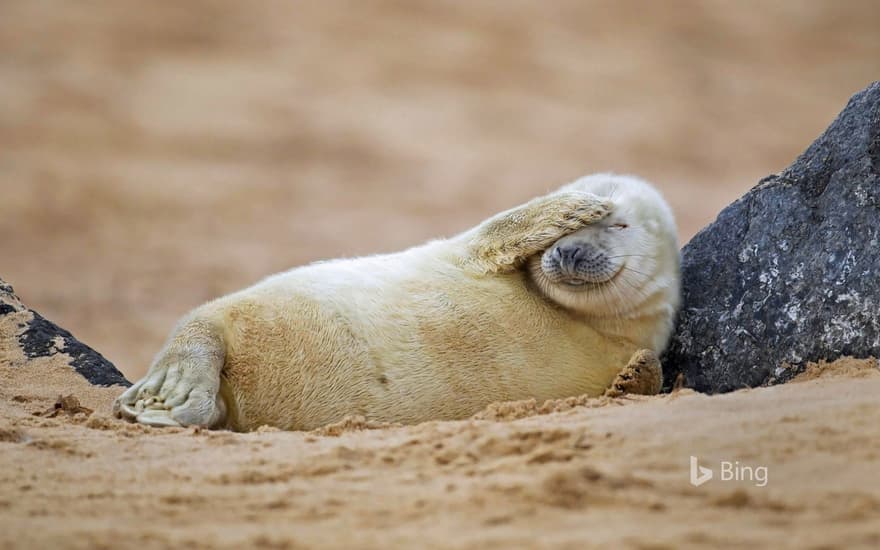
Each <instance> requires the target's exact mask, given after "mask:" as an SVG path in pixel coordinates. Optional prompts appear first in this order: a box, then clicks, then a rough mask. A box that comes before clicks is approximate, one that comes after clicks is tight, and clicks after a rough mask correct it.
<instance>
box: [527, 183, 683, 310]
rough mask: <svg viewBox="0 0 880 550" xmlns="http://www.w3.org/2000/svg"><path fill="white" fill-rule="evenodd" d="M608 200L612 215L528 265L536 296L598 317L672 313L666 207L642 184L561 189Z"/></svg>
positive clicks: (672, 255) (673, 252)
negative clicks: (666, 309) (656, 309)
mask: <svg viewBox="0 0 880 550" xmlns="http://www.w3.org/2000/svg"><path fill="white" fill-rule="evenodd" d="M572 188H573V189H577V190H581V191H588V192H591V193H594V194H595V195H597V196H600V197H603V198H605V199H607V200H608V201H609V202H611V204H612V210H611V213H610V214H609V215H608V216H607V217H606V218H605V219H603V220H601V221H599V222H597V223H594V224H591V225H589V226H587V227H585V228H583V229H581V230H579V231H577V232H575V233H572V234H570V235H567V236H565V237H563V238H561V239H559V240H558V241H556V242H555V243H553V245H552V246H550V247H549V248H548V249H547V250H545V251H544V252H543V253H542V254H539V255H537V256H535V257H533V258H532V259H531V260H530V261H529V265H528V271H529V273H530V275H531V278H532V280H533V281H534V282H535V284H536V285H537V286H538V288H539V289H540V290H541V292H542V293H543V294H545V295H546V296H547V297H549V298H550V299H552V300H553V301H555V302H557V303H559V304H560V305H562V306H564V307H566V308H569V309H571V310H574V311H576V312H578V313H583V314H587V315H591V316H597V317H615V318H620V317H632V316H638V315H642V314H650V313H651V311H649V310H651V309H653V304H657V303H664V304H673V305H677V302H678V284H679V283H678V271H679V259H678V246H677V243H676V228H675V222H674V220H673V218H672V214H671V211H670V209H669V206H668V205H667V204H666V202H665V201H664V200H663V198H662V197H661V196H660V194H659V193H657V191H656V190H654V188H652V187H651V186H649V185H648V184H647V183H645V182H643V181H641V180H638V179H635V178H629V177H625V176H612V175H597V176H589V177H587V178H582V179H581V180H578V181H577V182H575V183H573V184H572V185H570V186H569V187H568V189H572Z"/></svg>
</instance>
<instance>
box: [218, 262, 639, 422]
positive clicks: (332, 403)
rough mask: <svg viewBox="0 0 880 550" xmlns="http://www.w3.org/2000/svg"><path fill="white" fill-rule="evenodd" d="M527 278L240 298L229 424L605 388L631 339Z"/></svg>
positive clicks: (433, 413)
mask: <svg viewBox="0 0 880 550" xmlns="http://www.w3.org/2000/svg"><path fill="white" fill-rule="evenodd" d="M525 284H526V283H525V281H524V280H523V279H522V277H521V276H520V275H518V274H514V275H510V276H494V277H492V278H487V279H481V280H460V278H458V279H457V278H453V277H451V278H450V280H449V281H447V282H446V283H445V284H443V285H439V286H425V285H422V284H420V282H419V281H405V280H404V281H401V283H400V284H397V285H389V284H387V281H384V282H383V283H382V284H381V285H376V288H374V289H365V288H363V286H359V287H353V286H351V285H348V286H346V285H341V286H340V288H338V289H337V291H336V292H332V293H330V292H324V293H322V294H321V295H320V296H321V299H315V298H314V295H315V293H314V292H309V293H308V295H306V294H298V293H294V294H291V295H290V298H289V299H288V300H282V301H279V300H278V299H277V291H273V292H274V294H275V296H276V297H275V299H274V300H273V301H269V300H259V299H258V300H254V301H241V302H239V303H233V304H232V305H231V306H230V307H228V308H227V314H226V317H227V320H226V326H227V327H228V328H227V335H226V339H227V358H226V365H225V367H224V387H225V388H226V390H225V391H226V393H227V394H229V395H231V396H232V398H233V399H234V402H235V403H234V405H235V406H234V407H232V408H234V409H235V414H234V415H233V416H234V417H235V419H236V420H235V421H234V422H233V424H234V427H236V428H239V429H253V428H256V427H258V426H260V425H262V424H270V425H275V426H279V427H285V428H294V429H311V428H315V427H318V426H321V425H324V424H327V423H330V422H334V421H338V420H340V419H341V418H343V417H345V416H346V415H351V414H361V415H364V416H366V417H368V418H369V419H371V420H377V421H388V422H407V423H412V422H420V421H424V420H432V419H457V418H464V417H467V416H470V415H472V414H474V413H476V412H478V411H480V410H481V409H483V408H484V407H485V406H486V405H487V404H489V403H492V402H495V401H504V400H516V399H525V398H530V397H534V398H536V399H538V400H543V399H550V398H558V397H566V396H570V395H579V394H582V393H588V394H594V395H598V394H600V393H601V392H602V391H604V389H605V388H606V387H608V385H609V384H610V383H611V381H612V380H613V377H614V375H615V374H616V373H617V372H618V371H619V370H620V368H622V367H623V366H624V365H625V364H626V361H627V359H628V358H629V354H631V353H632V352H633V351H635V350H634V349H629V348H626V349H621V347H620V345H619V344H617V345H610V344H609V343H608V342H606V341H605V339H603V338H602V337H601V336H600V335H598V334H597V333H595V332H594V331H593V330H592V329H591V328H590V327H589V326H587V325H586V324H584V323H581V322H574V321H573V320H572V319H571V318H569V317H568V314H567V313H565V312H563V311H561V310H560V309H559V308H557V307H555V306H553V305H551V304H549V303H548V302H546V301H545V300H543V299H542V298H540V297H539V296H537V295H533V294H532V293H531V292H530V291H529V290H528V289H526V288H525V287H524V286H523V285H525ZM251 295H253V294H251ZM523 296H526V298H525V299H524V298H523ZM242 321H243V322H242Z"/></svg>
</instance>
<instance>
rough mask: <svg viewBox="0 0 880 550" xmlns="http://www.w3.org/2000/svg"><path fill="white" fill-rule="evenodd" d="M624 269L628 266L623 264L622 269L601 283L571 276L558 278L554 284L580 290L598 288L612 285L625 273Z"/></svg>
mask: <svg viewBox="0 0 880 550" xmlns="http://www.w3.org/2000/svg"><path fill="white" fill-rule="evenodd" d="M624 269H626V264H621V265H620V267H619V268H618V269H617V270H616V271H615V272H614V273H613V274H612V275H611V276H610V277H608V278H607V279H604V280H601V281H596V280H592V279H586V278H583V277H578V276H577V275H569V276H562V277H559V278H556V280H555V281H553V282H554V283H556V284H558V285H562V286H565V287H567V288H571V289H578V290H581V289H588V288H596V287H600V286H603V285H607V284H610V283H612V282H613V281H614V280H615V279H617V278H618V277H619V276H620V274H621V273H623V271H624Z"/></svg>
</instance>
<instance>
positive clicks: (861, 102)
mask: <svg viewBox="0 0 880 550" xmlns="http://www.w3.org/2000/svg"><path fill="white" fill-rule="evenodd" d="M878 232H880V82H875V83H873V84H871V85H870V86H869V87H868V88H866V89H865V90H863V91H861V92H859V93H858V94H856V95H855V96H853V97H852V98H851V99H850V101H849V104H848V105H847V106H846V108H845V109H844V110H843V112H841V113H840V115H838V117H837V119H836V120H835V121H834V122H833V123H832V124H831V126H830V127H829V128H828V129H827V130H825V132H824V133H823V134H822V135H821V136H820V137H819V138H818V139H817V140H816V141H815V142H814V143H813V144H812V145H811V146H810V147H809V148H808V149H807V150H806V151H805V152H804V153H803V154H802V155H801V156H800V157H799V158H798V159H797V160H796V161H795V162H794V164H792V165H791V166H790V167H788V168H787V169H786V170H784V171H783V172H781V173H780V174H777V175H773V176H769V177H767V178H764V179H763V180H762V181H761V182H760V183H759V184H758V185H757V186H756V187H755V188H753V189H752V190H751V191H749V192H748V193H747V194H746V195H745V196H743V197H742V198H740V199H739V200H737V201H736V202H734V203H733V204H731V205H730V206H728V207H727V208H725V209H724V210H723V211H722V212H721V214H720V215H719V216H718V218H717V220H716V221H715V222H713V223H712V224H711V225H709V226H708V227H706V228H705V229H703V230H702V231H701V232H700V233H699V234H697V235H696V236H695V237H694V238H693V239H692V240H691V241H690V242H689V243H688V244H687V245H686V246H685V247H684V249H683V250H682V260H683V263H682V270H683V288H684V296H683V298H684V300H683V307H682V311H681V313H680V316H679V319H678V325H677V329H676V333H675V335H674V337H673V341H672V343H671V345H670V348H669V350H668V351H667V353H666V355H665V356H664V359H663V364H664V368H665V370H666V372H665V379H666V381H667V384H668V383H671V382H672V381H673V380H675V378H676V376H677V375H678V373H683V374H684V376H685V380H686V385H687V386H690V387H693V388H695V389H697V390H700V391H707V392H725V391H730V390H734V389H737V388H741V387H745V386H757V385H761V384H767V383H773V382H778V381H785V380H787V379H789V378H790V377H791V376H793V375H794V374H795V373H796V372H797V371H798V370H799V369H800V368H801V367H802V366H803V365H804V364H805V363H806V362H807V361H818V360H820V359H829V360H831V359H835V358H838V357H841V356H844V355H852V356H856V357H865V356H877V355H880V276H878V274H880V246H878V240H880V236H878Z"/></svg>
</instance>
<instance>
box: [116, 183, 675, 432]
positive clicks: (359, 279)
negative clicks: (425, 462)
mask: <svg viewBox="0 0 880 550" xmlns="http://www.w3.org/2000/svg"><path fill="white" fill-rule="evenodd" d="M622 225H627V226H628V227H626V228H622V227H621V226H622ZM569 235H576V236H578V238H587V239H605V240H604V241H603V242H605V243H606V244H607V243H611V246H612V247H613V249H614V250H615V251H616V252H620V254H621V255H625V256H626V258H625V262H624V264H623V267H622V268H621V271H620V272H619V273H618V275H617V276H616V277H615V278H614V279H613V280H612V281H609V282H608V283H606V284H601V285H595V287H590V288H585V289H578V290H573V289H570V288H565V287H564V285H554V284H551V283H549V282H548V281H546V280H545V279H544V278H542V275H541V273H540V268H538V267H536V258H540V255H541V253H542V252H543V251H545V250H547V249H548V248H549V247H550V246H552V245H553V243H555V242H556V241H558V240H559V239H561V238H564V237H566V236H569ZM537 264H538V265H539V264H540V261H539V260H537ZM678 279H679V276H678V252H677V247H676V243H675V225H674V222H673V219H672V215H671V213H670V211H669V208H668V206H667V205H666V203H665V202H664V201H663V199H662V198H661V197H660V195H659V194H658V193H657V192H656V191H655V190H654V189H653V188H651V187H650V186H649V185H648V184H646V183H644V182H642V181H641V180H638V179H635V178H631V177H624V176H614V175H608V174H604V175H597V176H589V177H586V178H582V179H580V180H578V181H576V182H574V183H572V184H570V185H568V186H566V187H564V188H562V189H561V190H559V191H557V192H555V193H552V194H550V195H547V196H545V197H541V198H539V199H536V200H534V201H532V202H530V203H527V204H526V205H523V206H521V207H518V208H514V209H512V210H509V211H507V212H503V213H501V214H499V215H497V216H494V217H493V218H490V219H489V220H487V221H486V222H484V223H483V224H481V225H479V226H477V227H476V228H474V229H472V230H470V231H468V232H465V233H463V234H461V235H459V236H457V237H454V238H451V239H446V240H437V241H432V242H429V243H427V244H425V245H422V246H418V247H415V248H412V249H409V250H406V251H404V252H400V253H397V254H389V255H381V256H371V257H364V258H356V259H344V260H333V261H327V262H320V263H316V264H312V265H309V266H305V267H301V268H297V269H293V270H291V271H288V272H285V273H281V274H278V275H274V276H272V277H269V278H268V279H266V280H264V281H262V282H260V283H258V284H257V285H255V286H253V287H250V288H248V289H245V290H243V291H240V292H237V293H234V294H231V295H228V296H225V297H222V298H220V299H218V300H215V301H213V302H210V303H208V304H206V305H204V306H201V307H199V308H197V309H196V310H194V311H193V312H191V313H190V314H189V315H188V316H187V317H185V318H184V319H183V320H182V321H181V322H180V323H179V325H178V327H177V328H176V329H175V331H174V332H173V334H172V336H171V338H170V339H169V342H168V343H167V344H166V346H165V348H164V349H163V350H162V352H160V354H159V355H158V356H157V358H156V361H155V362H154V364H153V366H152V367H151V369H150V372H149V373H148V374H147V376H146V377H145V378H144V379H143V380H141V381H140V382H138V383H137V384H135V385H134V386H132V388H130V389H129V390H127V391H126V392H125V393H124V394H123V395H122V396H120V398H119V399H118V401H117V404H116V407H117V411H118V412H119V413H120V414H121V415H123V416H128V417H130V418H133V419H137V420H138V421H140V422H144V423H148V424H170V425H175V424H182V425H190V424H194V425H207V426H227V427H230V428H232V429H238V430H247V429H253V428H256V427H258V426H260V425H263V424H268V425H273V426H277V427H281V428H287V429H311V428H315V427H318V426H321V425H324V424H327V423H330V422H334V421H338V420H340V419H341V418H343V417H344V416H345V415H349V414H360V415H364V416H365V417H367V418H369V419H371V420H378V421H390V422H404V423H413V422H420V421H424V420H429V419H452V418H462V417H466V416H469V415H471V414H473V413H475V412H477V411H479V410H480V409H482V408H483V407H485V406H486V405H487V404H488V403H491V402H494V401H500V400H515V399H523V398H529V397H534V398H536V399H538V400H543V399H549V398H558V397H564V396H569V395H577V394H592V395H598V394H601V393H602V392H603V391H604V390H605V389H606V388H607V387H608V386H609V384H610V383H611V382H612V380H613V379H614V377H615V375H616V374H617V372H618V371H620V369H621V368H622V367H623V366H624V365H626V364H627V361H628V359H629V358H630V356H631V355H632V354H633V352H635V351H636V350H638V349H641V348H648V349H652V350H654V351H656V352H660V351H661V350H662V348H663V347H664V346H665V344H666V342H667V340H668V338H669V335H670V332H671V328H672V321H673V317H674V314H675V310H676V308H677V306H678V294H679V288H678V285H679V283H678Z"/></svg>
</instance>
